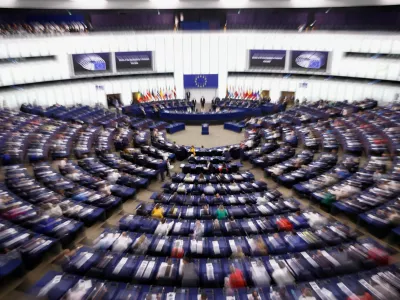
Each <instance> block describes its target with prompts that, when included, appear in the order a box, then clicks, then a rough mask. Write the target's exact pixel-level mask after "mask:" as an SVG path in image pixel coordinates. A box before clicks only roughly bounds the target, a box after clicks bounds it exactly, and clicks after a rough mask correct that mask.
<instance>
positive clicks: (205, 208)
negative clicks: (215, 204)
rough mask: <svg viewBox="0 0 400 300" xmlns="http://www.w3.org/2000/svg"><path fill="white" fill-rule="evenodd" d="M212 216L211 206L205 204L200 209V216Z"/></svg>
mask: <svg viewBox="0 0 400 300" xmlns="http://www.w3.org/2000/svg"><path fill="white" fill-rule="evenodd" d="M209 215H210V206H209V205H208V204H204V205H203V207H202V208H201V209H200V216H209Z"/></svg>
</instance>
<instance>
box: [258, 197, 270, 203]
mask: <svg viewBox="0 0 400 300" xmlns="http://www.w3.org/2000/svg"><path fill="white" fill-rule="evenodd" d="M268 202H269V201H268V199H267V198H266V197H265V196H262V197H257V205H265V204H267V203H268Z"/></svg>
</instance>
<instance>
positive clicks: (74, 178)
mask: <svg viewBox="0 0 400 300" xmlns="http://www.w3.org/2000/svg"><path fill="white" fill-rule="evenodd" d="M65 177H67V178H68V179H70V180H72V181H79V179H80V178H81V176H80V174H79V173H78V171H76V170H74V171H72V172H71V173H68V174H67V175H65Z"/></svg>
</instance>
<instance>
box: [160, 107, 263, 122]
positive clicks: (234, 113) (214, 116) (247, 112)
mask: <svg viewBox="0 0 400 300" xmlns="http://www.w3.org/2000/svg"><path fill="white" fill-rule="evenodd" d="M251 115H252V116H253V115H257V116H260V115H261V111H259V110H257V111H253V109H232V110H227V111H220V112H204V113H188V112H186V111H176V110H163V111H161V113H160V119H162V120H165V121H178V122H185V123H214V124H215V123H223V122H225V121H231V120H242V119H245V118H246V117H248V116H251Z"/></svg>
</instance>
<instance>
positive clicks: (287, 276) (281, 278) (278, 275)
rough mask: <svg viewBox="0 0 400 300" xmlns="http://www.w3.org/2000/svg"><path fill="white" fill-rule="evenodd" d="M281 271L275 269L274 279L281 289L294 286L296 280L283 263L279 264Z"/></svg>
mask: <svg viewBox="0 0 400 300" xmlns="http://www.w3.org/2000/svg"><path fill="white" fill-rule="evenodd" d="M278 265H279V269H275V270H274V272H273V273H272V278H273V279H274V281H275V282H276V284H277V285H278V286H279V287H284V286H286V285H291V284H294V278H293V276H292V274H291V273H290V272H289V270H288V268H287V267H286V266H285V264H284V263H283V262H278Z"/></svg>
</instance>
